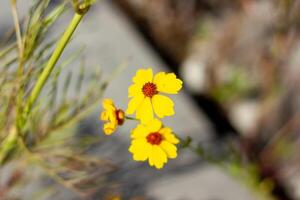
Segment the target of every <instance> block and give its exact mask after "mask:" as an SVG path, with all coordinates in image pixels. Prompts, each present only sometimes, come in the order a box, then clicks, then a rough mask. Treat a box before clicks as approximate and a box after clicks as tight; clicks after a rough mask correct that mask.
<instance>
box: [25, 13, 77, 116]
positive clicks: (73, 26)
mask: <svg viewBox="0 0 300 200" xmlns="http://www.w3.org/2000/svg"><path fill="white" fill-rule="evenodd" d="M82 17H83V15H80V14H78V13H75V15H74V17H73V19H72V21H71V23H70V25H69V27H68V28H67V30H66V31H65V33H64V34H63V36H62V38H61V39H60V41H59V42H58V44H57V47H56V49H55V50H54V52H53V54H52V56H51V58H50V59H49V61H48V63H47V65H46V67H45V68H44V70H43V72H42V73H41V75H40V76H39V78H38V80H37V83H36V84H35V86H34V88H33V90H32V92H31V94H30V96H29V99H28V101H27V104H26V106H25V110H24V113H25V115H27V114H28V113H29V112H30V109H31V107H32V105H33V104H34V103H35V101H36V100H37V98H38V97H39V95H40V93H41V90H42V88H43V86H44V85H45V83H46V81H47V79H48V77H49V75H50V73H51V72H52V70H53V68H54V66H55V64H56V63H57V61H58V59H59V57H60V56H61V54H62V52H63V50H64V49H65V47H66V45H67V44H68V42H69V40H70V38H71V36H72V34H73V33H74V31H75V29H76V27H77V26H78V24H79V22H80V21H81V19H82Z"/></svg>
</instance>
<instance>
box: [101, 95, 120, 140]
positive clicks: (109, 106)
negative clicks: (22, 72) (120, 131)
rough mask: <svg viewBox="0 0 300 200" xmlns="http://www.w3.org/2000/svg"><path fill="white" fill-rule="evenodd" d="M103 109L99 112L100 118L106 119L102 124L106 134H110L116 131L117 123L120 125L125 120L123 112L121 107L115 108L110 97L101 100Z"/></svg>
mask: <svg viewBox="0 0 300 200" xmlns="http://www.w3.org/2000/svg"><path fill="white" fill-rule="evenodd" d="M102 106H103V108H104V111H103V112H102V113H101V116H100V119H101V120H102V121H107V122H106V123H105V124H104V126H103V131H104V133H105V134H106V135H111V134H112V133H113V132H115V131H116V129H117V127H118V125H122V124H123V123H124V120H125V113H124V111H123V110H121V109H117V108H116V107H115V105H114V103H113V101H112V100H111V99H104V100H103V101H102Z"/></svg>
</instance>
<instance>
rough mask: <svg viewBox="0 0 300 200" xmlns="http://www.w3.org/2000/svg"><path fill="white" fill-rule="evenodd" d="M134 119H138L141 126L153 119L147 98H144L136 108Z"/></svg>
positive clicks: (150, 105)
mask: <svg viewBox="0 0 300 200" xmlns="http://www.w3.org/2000/svg"><path fill="white" fill-rule="evenodd" d="M136 118H138V119H140V120H141V122H142V123H143V124H144V123H146V122H147V121H149V120H152V119H153V109H152V104H151V100H150V98H149V97H146V98H145V99H144V101H143V102H142V103H141V104H140V106H139V107H138V108H137V110H136Z"/></svg>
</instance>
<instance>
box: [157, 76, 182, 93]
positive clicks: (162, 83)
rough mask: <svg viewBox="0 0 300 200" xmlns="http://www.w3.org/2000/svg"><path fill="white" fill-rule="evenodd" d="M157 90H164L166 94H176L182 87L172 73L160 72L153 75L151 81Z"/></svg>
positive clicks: (180, 82)
mask: <svg viewBox="0 0 300 200" xmlns="http://www.w3.org/2000/svg"><path fill="white" fill-rule="evenodd" d="M153 82H154V83H155V84H156V86H157V90H158V91H159V92H164V93H168V94H177V93H178V92H179V90H180V89H181V88H182V81H181V80H180V79H178V78H176V75H175V74H174V73H167V74H166V73H165V72H160V73H157V74H156V75H155V76H154V81H153Z"/></svg>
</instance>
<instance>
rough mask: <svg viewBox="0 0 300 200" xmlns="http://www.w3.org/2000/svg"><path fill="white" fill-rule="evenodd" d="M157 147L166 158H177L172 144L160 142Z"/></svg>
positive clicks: (175, 149)
mask: <svg viewBox="0 0 300 200" xmlns="http://www.w3.org/2000/svg"><path fill="white" fill-rule="evenodd" d="M159 146H160V147H161V148H162V149H163V150H164V151H165V152H166V154H167V156H168V158H176V157H177V148H176V146H175V145H174V144H171V143H169V142H167V141H162V142H161V143H160V145H159Z"/></svg>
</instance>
